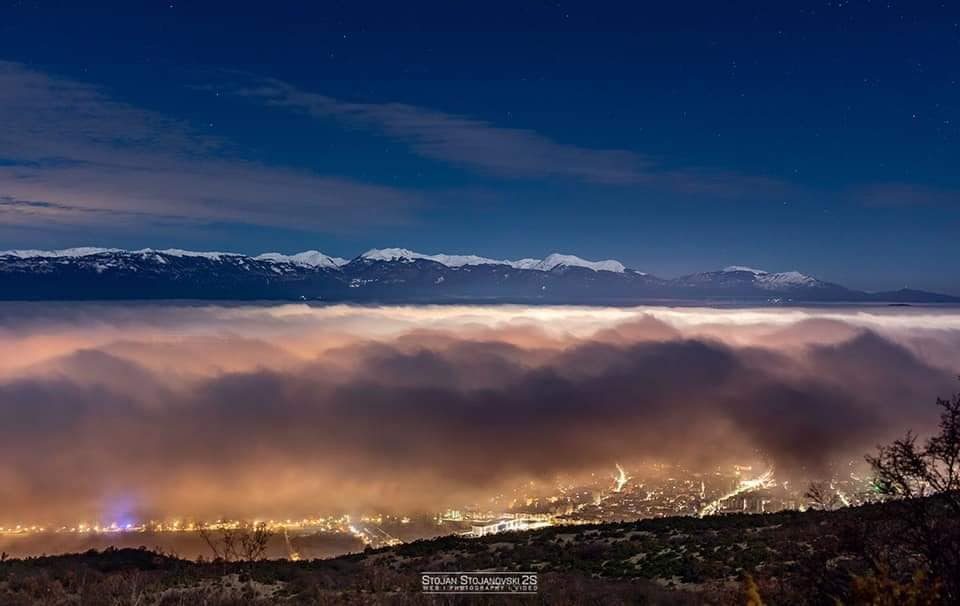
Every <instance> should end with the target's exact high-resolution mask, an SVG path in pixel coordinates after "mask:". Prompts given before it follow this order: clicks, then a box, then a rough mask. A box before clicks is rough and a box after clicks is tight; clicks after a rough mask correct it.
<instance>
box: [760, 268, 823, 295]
mask: <svg viewBox="0 0 960 606" xmlns="http://www.w3.org/2000/svg"><path fill="white" fill-rule="evenodd" d="M816 283H817V279H816V278H814V277H812V276H808V275H806V274H802V273H800V272H799V271H784V272H780V273H775V274H763V275H762V276H758V277H757V284H758V285H759V286H760V287H761V288H767V289H770V290H778V289H780V288H790V287H794V286H814V285H815V284H816Z"/></svg>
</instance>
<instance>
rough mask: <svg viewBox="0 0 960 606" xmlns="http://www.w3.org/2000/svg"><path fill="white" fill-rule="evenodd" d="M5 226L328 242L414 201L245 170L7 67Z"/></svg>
mask: <svg viewBox="0 0 960 606" xmlns="http://www.w3.org/2000/svg"><path fill="white" fill-rule="evenodd" d="M0 117H2V121H3V128H2V129H0V216H3V219H4V221H5V222H8V223H9V222H14V223H23V224H32V223H34V222H36V221H38V220H43V221H53V222H62V223H84V222H87V221H91V222H96V223H97V224H99V225H102V224H103V223H104V222H105V221H111V222H121V223H122V222H124V221H131V220H137V221H143V220H145V219H147V220H149V219H151V218H157V219H163V220H171V219H175V220H182V221H193V222H204V221H210V222H238V223H250V224H257V225H269V226H278V227H297V228H308V229H317V230H331V229H336V228H339V227H343V226H345V225H351V224H354V223H359V222H369V221H376V220H380V221H387V222H389V221H396V220H399V219H401V218H402V217H404V216H405V215H406V214H407V213H408V212H409V210H410V209H411V207H413V206H415V205H416V204H417V198H416V196H415V195H413V194H411V193H410V192H404V191H401V190H397V189H395V188H390V187H384V186H378V185H371V184H365V183H360V182H357V181H353V180H350V179H345V178H340V177H335V176H324V175H318V174H316V173H312V172H308V171H301V170H294V169H290V168H283V167H276V166H268V165H264V164H262V163H258V162H252V161H248V160H245V159H243V158H241V157H240V156H239V155H238V154H236V153H234V152H233V150H231V149H230V148H229V146H228V145H227V144H226V142H224V141H222V140H219V139H217V138H214V137H209V136H205V135H203V134H200V133H197V132H196V131H194V130H193V129H191V128H190V126H189V125H187V124H185V123H183V122H180V121H177V120H174V119H171V118H168V117H166V116H163V115H160V114H157V113H155V112H151V111H146V110H143V109H140V108H137V107H134V106H131V105H129V104H126V103H122V102H119V101H116V100H114V99H113V98H111V97H110V96H109V95H108V94H107V93H106V92H104V91H103V90H101V89H100V88H98V87H96V86H93V85H90V84H86V83H82V82H77V81H73V80H69V79H65V78H59V77H55V76H51V75H49V74H46V73H44V72H41V71H37V70H34V69H30V68H27V67H25V66H23V65H21V64H17V63H10V62H0Z"/></svg>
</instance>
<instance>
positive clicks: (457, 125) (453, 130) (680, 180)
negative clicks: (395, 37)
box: [233, 79, 793, 197]
mask: <svg viewBox="0 0 960 606" xmlns="http://www.w3.org/2000/svg"><path fill="white" fill-rule="evenodd" d="M233 94H235V95H237V96H240V97H244V98H250V99H255V100H257V101H259V102H261V103H263V104H265V105H267V106H271V107H279V108H284V109H288V110H294V111H301V112H305V113H307V114H309V115H311V116H314V117H317V118H334V119H337V120H341V121H343V122H346V123H349V124H352V125H359V126H364V127H367V128H369V129H372V130H378V131H381V132H383V133H384V134H385V135H387V136H388V137H391V138H394V139H397V140H399V141H402V142H404V143H406V144H408V145H409V146H410V147H411V149H413V151H414V152H415V153H417V154H419V155H421V156H423V157H426V158H430V159H432V160H437V161H440V162H445V163H449V164H454V165H459V166H464V167H467V168H470V169H474V170H477V171H480V172H484V173H489V174H493V175H498V176H502V177H509V178H549V177H562V178H569V179H574V180H579V181H583V182H587V183H593V184H600V185H619V186H631V185H646V186H652V187H657V188H663V189H668V190H671V191H677V192H681V193H692V194H712V195H719V196H730V197H742V196H758V195H767V196H778V195H783V194H786V193H789V192H791V191H792V190H793V188H792V187H791V186H790V185H788V184H786V183H784V182H781V181H779V180H777V179H773V178H769V177H762V176H753V175H745V174H740V173H736V172H732V171H722V170H710V169H706V168H700V167H688V168H683V169H671V168H667V167H665V166H663V165H662V163H661V162H658V161H656V160H655V159H653V158H651V157H648V156H645V155H642V154H638V153H636V152H633V151H629V150H621V149H596V148H588V147H582V146H578V145H571V144H566V143H560V142H557V141H554V140H553V139H550V138H549V137H546V136H544V135H542V134H540V133H537V132H535V131H533V130H529V129H520V128H504V127H500V126H496V125H494V124H492V123H490V122H487V121H483V120H478V119H475V118H470V117H466V116H460V115H456V114H450V113H444V112H440V111H436V110H432V109H428V108H424V107H418V106H414V105H408V104H403V103H357V102H348V101H344V100H341V99H337V98H334V97H331V96H328V95H323V94H318V93H312V92H308V91H305V90H302V89H300V88H297V87H295V86H293V85H291V84H289V83H286V82H283V81H280V80H276V79H266V80H263V81H261V82H259V83H256V84H253V85H249V86H243V85H241V86H238V87H235V88H234V90H233Z"/></svg>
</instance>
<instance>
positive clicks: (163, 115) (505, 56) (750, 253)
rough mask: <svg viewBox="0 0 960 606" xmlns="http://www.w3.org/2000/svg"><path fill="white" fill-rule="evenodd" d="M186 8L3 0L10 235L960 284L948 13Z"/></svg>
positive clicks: (1, 81) (24, 241) (700, 7)
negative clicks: (396, 249)
mask: <svg viewBox="0 0 960 606" xmlns="http://www.w3.org/2000/svg"><path fill="white" fill-rule="evenodd" d="M197 4H198V3H182V4H181V3H179V2H169V1H167V2H140V3H97V2H88V3H84V4H82V5H80V4H79V3H45V2H40V1H38V2H7V3H4V4H0V39H2V42H0V118H2V120H3V123H4V127H3V129H2V131H0V248H26V247H29V248H49V247H66V246H78V245H101V246H121V247H143V246H153V247H166V246H177V247H184V248H194V249H222V250H231V251H239V252H251V253H254V252H263V251H267V250H278V251H282V252H294V251H298V250H304V249H308V248H313V249H320V250H323V251H324V252H328V253H330V254H336V255H340V256H353V255H355V254H359V253H360V252H362V251H363V250H366V249H367V248H371V247H382V246H405V247H408V248H412V249H416V250H422V251H423V252H428V253H433V252H447V253H476V254H481V255H485V256H491V257H498V258H504V257H531V256H543V255H546V254H548V253H550V252H554V251H560V252H567V253H575V254H579V255H580V256H583V257H586V258H594V259H598V258H616V259H619V260H621V261H623V262H624V263H625V264H627V265H628V266H632V267H636V268H638V269H642V270H644V271H648V272H651V273H655V274H658V275H663V276H672V275H678V274H682V273H687V272H692V271H699V270H705V269H713V268H718V267H722V266H725V265H730V264H745V265H751V266H757V267H762V268H765V269H770V270H790V269H799V270H802V271H804V272H807V273H811V274H814V275H817V276H819V277H821V278H824V279H828V280H833V281H837V282H841V283H844V284H846V285H849V286H853V287H860V288H867V289H887V288H899V287H903V286H909V287H913V288H925V289H931V290H939V291H946V292H952V293H960V271H957V269H956V266H957V260H958V259H960V253H958V252H957V243H956V241H957V237H956V234H957V232H958V228H960V175H958V171H957V168H958V166H957V158H960V115H958V111H957V110H958V107H960V86H958V81H960V63H958V62H957V61H956V57H957V56H958V54H960V10H958V9H957V8H955V7H951V6H949V5H946V4H943V5H941V4H940V3H930V4H925V3H913V2H911V3H897V2H885V3H877V2H854V1H852V0H851V1H849V2H828V3H817V2H806V3H755V4H752V3H736V5H730V4H726V3H717V2H709V3H675V4H673V5H671V7H666V6H661V5H660V4H659V3H658V4H657V5H652V4H647V3H629V4H628V3H624V4H603V5H601V4H598V3H595V2H594V3H567V2H560V3H556V2H550V3H547V2H526V3H517V2H512V3H498V2H488V3H483V4H482V5H479V4H473V3H449V2H447V3H416V2H414V3H404V4H402V6H401V5H400V4H398V3H369V2H357V3H343V4H342V5H340V4H338V3H299V2H297V3H294V2H274V3H270V4H268V5H263V4H260V3H257V4H253V3H251V4H249V5H247V4H243V3H241V4H239V5H238V4H237V3H229V4H226V3H224V4H220V3H215V2H207V3H203V6H202V7H197V6H196V5H197ZM314 4H316V6H312V5H314ZM321 4H322V5H323V6H320V5H321ZM134 5H135V6H134Z"/></svg>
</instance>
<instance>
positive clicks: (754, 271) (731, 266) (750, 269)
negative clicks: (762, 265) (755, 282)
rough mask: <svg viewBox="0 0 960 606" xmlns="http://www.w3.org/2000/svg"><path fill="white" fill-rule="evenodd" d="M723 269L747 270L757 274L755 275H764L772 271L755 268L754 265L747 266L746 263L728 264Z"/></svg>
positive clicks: (726, 270)
mask: <svg viewBox="0 0 960 606" xmlns="http://www.w3.org/2000/svg"><path fill="white" fill-rule="evenodd" d="M723 271H725V272H734V271H745V272H747V273H751V274H753V275H755V276H763V275H766V274H768V273H770V272H767V271H764V270H762V269H754V268H752V267H747V266H745V265H729V266H727V267H724V268H723Z"/></svg>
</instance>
